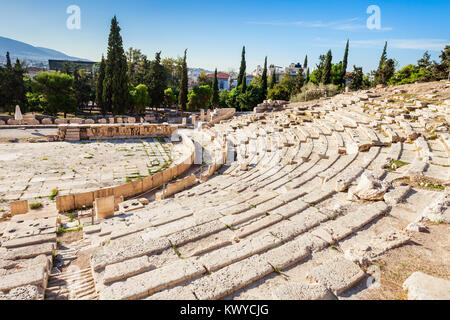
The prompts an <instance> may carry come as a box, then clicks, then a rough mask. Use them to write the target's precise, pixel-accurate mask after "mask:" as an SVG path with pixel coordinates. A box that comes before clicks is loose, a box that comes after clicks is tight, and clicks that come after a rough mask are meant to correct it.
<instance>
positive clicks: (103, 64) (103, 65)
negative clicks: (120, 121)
mask: <svg viewBox="0 0 450 320" xmlns="http://www.w3.org/2000/svg"><path fill="white" fill-rule="evenodd" d="M105 68H106V61H105V57H104V56H103V55H102V61H101V62H100V68H99V70H98V78H97V90H96V92H95V101H96V103H97V107H98V108H100V110H101V112H102V114H103V115H106V109H105V105H104V103H103V82H104V80H105Z"/></svg>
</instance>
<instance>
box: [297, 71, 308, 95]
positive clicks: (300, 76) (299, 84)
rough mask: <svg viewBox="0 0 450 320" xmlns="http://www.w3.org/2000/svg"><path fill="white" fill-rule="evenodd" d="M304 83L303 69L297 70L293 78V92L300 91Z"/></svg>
mask: <svg viewBox="0 0 450 320" xmlns="http://www.w3.org/2000/svg"><path fill="white" fill-rule="evenodd" d="M304 85H305V75H304V74H303V70H299V72H298V75H297V78H296V79H295V88H294V94H297V93H300V92H301V90H302V88H303V86H304Z"/></svg>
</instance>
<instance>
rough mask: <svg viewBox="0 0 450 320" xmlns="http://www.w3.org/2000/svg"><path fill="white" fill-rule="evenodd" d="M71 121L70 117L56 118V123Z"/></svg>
mask: <svg viewBox="0 0 450 320" xmlns="http://www.w3.org/2000/svg"><path fill="white" fill-rule="evenodd" d="M67 123H69V119H63V118H57V119H55V124H67Z"/></svg>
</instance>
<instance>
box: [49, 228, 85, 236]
mask: <svg viewBox="0 0 450 320" xmlns="http://www.w3.org/2000/svg"><path fill="white" fill-rule="evenodd" d="M81 230H83V227H78V228H75V229H64V228H59V229H58V231H56V234H57V235H61V234H64V233H68V232H76V231H81Z"/></svg>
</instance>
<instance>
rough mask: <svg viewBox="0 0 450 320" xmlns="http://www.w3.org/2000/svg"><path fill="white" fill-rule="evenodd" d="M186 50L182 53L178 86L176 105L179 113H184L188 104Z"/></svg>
mask: <svg viewBox="0 0 450 320" xmlns="http://www.w3.org/2000/svg"><path fill="white" fill-rule="evenodd" d="M186 56H187V49H186V50H185V51H184V58H183V67H182V72H181V73H182V77H181V84H180V94H179V96H178V104H179V105H180V108H181V111H185V110H186V107H187V102H188V68H187V61H186V58H187V57H186Z"/></svg>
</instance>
